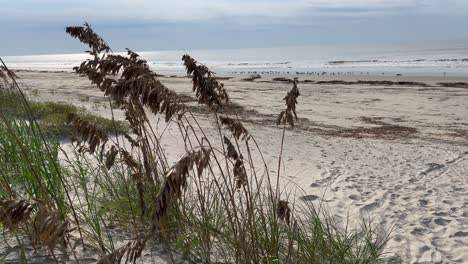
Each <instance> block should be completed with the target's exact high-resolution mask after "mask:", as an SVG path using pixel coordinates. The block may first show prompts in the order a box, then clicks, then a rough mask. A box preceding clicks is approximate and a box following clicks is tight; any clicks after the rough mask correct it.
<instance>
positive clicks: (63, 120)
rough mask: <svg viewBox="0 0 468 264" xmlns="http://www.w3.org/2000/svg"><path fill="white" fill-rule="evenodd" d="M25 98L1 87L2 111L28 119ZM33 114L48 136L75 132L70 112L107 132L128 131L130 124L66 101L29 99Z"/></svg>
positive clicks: (59, 136) (65, 135) (62, 136)
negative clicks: (113, 119)
mask: <svg viewBox="0 0 468 264" xmlns="http://www.w3.org/2000/svg"><path fill="white" fill-rule="evenodd" d="M22 101H23V99H22V98H21V96H20V95H19V94H18V93H15V92H14V91H11V90H6V89H3V90H2V89H0V111H2V112H3V113H5V114H8V115H9V116H12V117H15V118H21V119H23V120H26V119H27V118H28V114H27V109H26V108H25V107H24V105H23V102H22ZM27 103H28V105H29V108H30V111H31V114H32V116H33V118H34V119H35V120H37V122H38V123H39V124H40V126H41V127H42V129H43V132H44V133H45V134H46V135H48V136H56V137H58V138H67V137H69V136H70V135H71V134H72V133H73V129H71V127H70V126H69V125H68V124H67V116H68V115H69V114H77V115H79V116H80V117H81V118H83V119H84V120H87V121H89V122H93V123H96V124H97V125H98V126H99V128H100V129H102V130H104V131H106V132H107V133H111V132H114V131H115V130H116V131H117V132H118V133H127V132H128V131H129V125H128V123H127V122H125V121H116V122H113V121H112V120H111V119H108V118H104V117H101V116H98V115H94V114H91V113H89V112H88V111H87V110H86V109H85V108H84V107H78V106H75V105H73V104H69V103H64V102H48V101H44V102H40V101H32V100H29V99H27Z"/></svg>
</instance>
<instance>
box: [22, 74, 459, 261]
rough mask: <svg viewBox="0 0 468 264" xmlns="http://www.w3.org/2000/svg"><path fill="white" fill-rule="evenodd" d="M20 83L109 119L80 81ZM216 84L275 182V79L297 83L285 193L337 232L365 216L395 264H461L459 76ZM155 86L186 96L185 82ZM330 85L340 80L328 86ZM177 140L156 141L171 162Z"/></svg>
mask: <svg viewBox="0 0 468 264" xmlns="http://www.w3.org/2000/svg"><path fill="white" fill-rule="evenodd" d="M17 74H18V76H19V81H20V83H21V85H22V86H23V89H24V90H25V91H26V92H27V94H28V95H29V97H30V98H31V99H34V100H44V101H65V102H71V103H73V104H76V105H83V106H85V107H86V108H87V109H89V111H91V112H93V113H97V114H100V115H103V116H106V117H109V116H110V115H111V113H110V111H109V108H108V101H107V99H106V98H105V97H103V95H102V92H101V91H100V90H99V89H97V88H96V87H95V86H93V85H92V84H90V82H89V81H88V80H87V79H86V78H85V77H79V76H78V75H76V74H74V73H67V72H37V71H19V72H17ZM170 76H172V77H170ZM223 77H226V78H225V79H224V80H222V82H223V83H224V85H225V88H226V89H227V91H228V93H229V94H230V96H231V99H232V102H234V103H235V104H237V105H239V106H241V107H239V108H238V110H239V111H238V112H237V115H238V117H239V119H240V120H241V121H242V122H243V123H244V125H245V126H246V127H247V129H248V130H249V131H250V133H251V134H252V135H253V136H254V137H255V138H256V140H257V141H258V142H259V145H260V148H261V149H262V151H263V154H264V155H265V157H266V160H267V163H268V165H269V169H270V173H271V174H272V175H275V174H276V173H277V172H276V169H277V163H278V155H279V151H280V143H281V135H282V129H281V128H278V127H277V126H276V124H275V119H276V116H277V115H278V113H279V112H280V111H281V110H282V109H283V108H284V101H283V97H284V96H285V94H286V92H287V91H289V90H290V88H291V86H292V84H291V83H289V82H286V81H273V79H274V78H278V77H283V78H286V79H292V78H294V77H298V79H299V89H300V93H301V95H300V97H299V98H298V102H299V104H298V106H297V113H298V116H299V119H298V120H297V122H296V127H295V128H293V129H287V131H286V138H285V147H284V151H283V162H284V163H283V165H284V166H283V167H282V169H281V181H282V186H283V187H285V189H287V190H289V191H294V192H295V193H296V195H297V197H300V198H301V199H303V200H307V201H311V202H313V203H315V204H317V206H325V207H327V208H328V210H329V211H330V213H331V214H332V215H333V216H334V217H335V218H336V219H337V220H341V221H343V223H344V222H346V218H348V217H349V220H350V226H353V225H356V224H359V223H361V220H362V219H369V218H370V219H372V220H373V223H374V224H376V226H378V228H380V229H382V230H393V231H392V239H391V241H390V242H389V244H388V246H387V248H386V251H387V252H389V253H397V254H398V255H400V256H401V258H402V259H403V261H404V263H468V229H467V227H468V200H467V199H466V197H467V195H468V180H467V179H468V178H467V177H468V104H467V102H468V87H467V86H465V85H466V83H468V78H442V77H441V78H435V77H404V76H392V77H389V76H373V77H369V76H307V75H283V76H277V75H262V76H261V78H259V79H256V80H254V81H244V80H242V79H244V78H247V77H248V75H225V76H224V75H223ZM160 79H161V81H162V82H163V83H164V84H165V85H166V86H167V87H169V88H170V89H173V90H174V91H176V92H178V93H180V94H184V95H187V96H190V97H192V98H195V97H194V95H193V93H192V90H191V83H190V81H191V80H190V79H189V78H186V77H185V76H184V75H181V74H180V73H179V74H165V76H164V77H160ZM335 80H339V82H331V81H335ZM359 81H360V82H359ZM382 81H388V82H386V83H385V82H382ZM398 82H400V83H398ZM440 83H446V84H445V85H443V84H440ZM448 83H450V84H448ZM454 83H458V84H454ZM463 83H465V84H463ZM445 86H447V87H445ZM187 104H188V105H189V106H190V109H191V110H192V111H193V112H195V113H196V114H197V116H198V117H200V118H199V120H200V121H201V124H202V126H203V127H204V129H205V130H206V131H208V132H209V134H212V135H214V136H216V131H214V130H213V128H214V126H213V124H212V121H211V120H212V114H211V113H210V112H209V111H206V110H204V106H202V105H200V106H199V105H197V104H196V101H195V99H194V100H193V101H189V102H187ZM117 117H118V118H123V117H122V116H121V115H120V116H119V114H118V113H117ZM154 120H155V124H156V123H157V122H160V121H158V117H154ZM177 133H178V130H177V128H176V127H169V128H168V130H167V132H166V134H165V136H164V140H165V141H163V147H164V148H165V150H166V152H167V153H168V155H169V159H170V160H174V161H175V159H176V158H177V157H179V156H180V155H181V154H182V153H183V149H181V148H178V147H177V142H174V141H175V140H176V138H178V137H176V136H175V135H176V134H177Z"/></svg>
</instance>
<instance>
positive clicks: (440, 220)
mask: <svg viewBox="0 0 468 264" xmlns="http://www.w3.org/2000/svg"><path fill="white" fill-rule="evenodd" d="M451 221H452V220H447V219H444V218H437V219H436V220H434V223H436V224H437V225H441V226H445V225H447V224H448V223H450V222H451Z"/></svg>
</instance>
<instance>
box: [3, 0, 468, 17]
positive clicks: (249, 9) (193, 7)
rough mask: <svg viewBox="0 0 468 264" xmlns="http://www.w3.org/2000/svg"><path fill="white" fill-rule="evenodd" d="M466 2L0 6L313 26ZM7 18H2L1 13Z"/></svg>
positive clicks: (47, 1)
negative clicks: (318, 22)
mask: <svg viewBox="0 0 468 264" xmlns="http://www.w3.org/2000/svg"><path fill="white" fill-rule="evenodd" d="M467 2H468V1H466V0H443V1H441V0H295V1H292V0H290V1H280V0H195V1H186V0H132V1H130V0H101V1H95V0H82V1H76V0H17V1H12V2H10V3H9V4H6V5H3V6H2V7H0V10H2V9H3V10H2V14H6V17H8V18H9V19H11V20H16V21H17V20H22V19H23V20H34V21H57V20H62V21H63V20H83V19H87V20H90V21H108V20H115V21H117V20H124V21H125V20H134V21H135V20H140V21H153V22H158V21H159V22H169V23H186V22H200V21H213V20H215V19H226V20H230V21H240V20H242V19H246V18H248V19H251V21H252V22H253V23H259V22H260V23H261V22H262V21H263V22H265V23H269V22H271V21H279V22H281V23H288V21H290V22H296V21H298V20H300V21H302V22H305V23H307V22H313V21H316V20H318V19H323V18H324V17H325V18H327V17H330V18H336V19H339V18H350V17H372V16H382V15H387V16H390V15H394V14H402V13H417V14H424V13H428V14H441V13H449V14H461V13H462V12H463V11H466V10H468V3H467ZM4 16H5V15H4Z"/></svg>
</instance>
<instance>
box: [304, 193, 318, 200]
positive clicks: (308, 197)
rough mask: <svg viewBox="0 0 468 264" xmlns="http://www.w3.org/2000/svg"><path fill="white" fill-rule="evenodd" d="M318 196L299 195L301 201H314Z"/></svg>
mask: <svg viewBox="0 0 468 264" xmlns="http://www.w3.org/2000/svg"><path fill="white" fill-rule="evenodd" d="M319 198H320V197H318V196H317V195H313V194H311V195H305V196H302V197H301V200H303V201H306V202H311V201H315V200H318V199H319Z"/></svg>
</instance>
